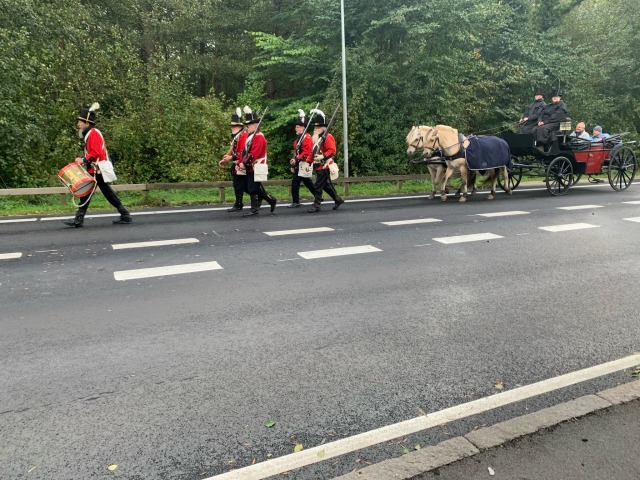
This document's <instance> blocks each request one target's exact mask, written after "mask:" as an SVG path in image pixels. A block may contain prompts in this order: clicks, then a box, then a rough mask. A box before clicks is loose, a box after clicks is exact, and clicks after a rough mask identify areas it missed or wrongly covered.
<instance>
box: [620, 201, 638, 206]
mask: <svg viewBox="0 0 640 480" xmlns="http://www.w3.org/2000/svg"><path fill="white" fill-rule="evenodd" d="M622 203H628V204H629V205H640V200H633V201H631V202H622Z"/></svg>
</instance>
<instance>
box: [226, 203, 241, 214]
mask: <svg viewBox="0 0 640 480" xmlns="http://www.w3.org/2000/svg"><path fill="white" fill-rule="evenodd" d="M243 207H244V205H243V204H241V203H240V204H238V203H234V204H233V207H231V208H229V209H227V212H239V211H240V210H242V208H243Z"/></svg>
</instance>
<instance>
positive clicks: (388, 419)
mask: <svg viewBox="0 0 640 480" xmlns="http://www.w3.org/2000/svg"><path fill="white" fill-rule="evenodd" d="M579 185H580V184H579ZM634 201H635V202H640V188H639V187H638V186H637V185H632V186H631V188H629V190H627V191H625V192H622V193H616V192H614V191H613V190H611V189H610V187H609V186H608V185H605V186H595V187H590V188H577V187H574V188H572V189H571V191H570V192H569V193H568V194H567V195H566V196H564V197H552V196H550V195H549V194H548V193H547V192H546V191H545V190H543V189H541V188H538V189H532V190H527V189H526V188H523V187H520V188H519V189H518V190H517V191H516V192H515V194H514V195H513V197H507V196H506V195H504V194H501V195H498V196H497V198H496V199H495V200H494V201H487V200H486V193H480V194H479V195H477V196H476V197H473V198H472V199H471V200H470V201H469V202H467V203H466V204H459V203H457V202H455V201H450V202H447V203H445V204H442V203H440V201H439V200H433V201H429V200H426V199H425V198H393V199H383V200H380V201H375V202H371V201H349V202H347V203H346V204H345V205H343V207H341V209H340V210H338V211H331V209H330V208H329V209H326V211H324V210H323V212H321V213H319V214H314V215H310V214H307V213H305V210H306V208H302V209H286V208H284V207H278V208H277V209H276V215H269V214H268V210H265V209H263V211H262V212H261V214H260V215H259V216H258V217H252V218H242V217H241V216H240V215H238V214H230V213H226V212H225V211H224V209H218V210H216V209H204V210H203V211H190V210H193V209H172V210H167V211H164V212H160V213H154V214H150V212H135V216H134V223H133V224H131V225H111V220H112V219H113V218H115V217H114V216H107V217H97V218H89V219H87V220H86V221H85V227H84V228H83V229H72V228H68V227H64V226H63V225H62V224H61V223H60V221H59V220H55V221H47V220H46V219H39V218H36V217H32V218H31V219H28V220H35V221H27V222H15V223H0V258H2V255H3V254H4V255H5V256H6V255H7V254H11V253H14V254H16V256H17V254H21V255H20V256H19V257H17V258H13V259H12V258H5V259H1V260H0V305H1V307H0V316H1V320H0V329H1V332H2V333H1V335H0V436H1V438H2V439H3V440H2V443H0V472H2V474H1V476H2V478H6V479H18V478H33V479H51V478H56V479H93V478H104V477H114V478H127V479H148V478H161V479H180V480H182V479H184V480H187V479H202V478H208V477H211V476H214V475H217V474H221V473H224V472H227V471H229V470H232V469H238V468H242V467H246V466H248V465H251V464H253V463H259V462H263V461H265V460H268V459H270V458H277V457H281V456H283V455H287V454H290V453H292V452H293V450H294V448H295V446H296V444H301V445H302V446H303V448H309V447H313V446H317V445H320V444H323V443H329V442H332V441H335V440H338V439H342V438H346V437H350V436H352V435H355V434H358V433H362V432H367V431H369V430H372V429H375V428H379V427H382V426H385V425H389V424H393V423H396V422H401V421H403V420H406V419H410V418H413V417H416V416H418V415H421V414H422V413H424V412H426V413H430V412H437V411H439V410H442V409H444V408H447V407H451V406H454V405H459V404H462V403H465V402H469V401H470V400H474V399H477V398H481V397H485V396H487V395H492V394H498V392H499V391H500V390H499V389H500V386H502V388H503V390H508V389H510V388H513V387H516V386H519V385H528V384H531V383H534V382H537V381H541V380H545V379H548V378H551V377H555V376H558V375H562V374H566V373H569V372H572V371H575V370H578V369H582V368H586V367H590V366H593V365H597V364H600V363H604V362H607V361H611V360H615V359H618V358H621V357H624V356H627V355H629V354H630V353H633V352H637V351H638V350H640V349H639V348H638V345H639V340H640V333H639V330H638V328H637V325H638V322H637V315H638V314H637V312H638V302H639V300H638V292H639V287H638V284H639V281H640V268H639V265H640V254H639V253H638V252H639V250H640V249H638V246H637V238H638V235H639V233H640V223H638V222H637V221H630V220H627V219H629V218H632V219H633V218H638V217H640V203H639V204H633V203H625V202H634ZM282 203H287V202H286V200H283V201H282ZM564 207H581V208H579V209H563V208H564ZM504 212H512V213H510V214H508V215H505V216H486V214H499V213H504ZM513 212H520V213H513ZM90 213H94V212H91V211H90ZM104 213H108V212H104ZM418 219H422V220H424V219H434V221H431V222H425V223H414V224H405V225H386V224H383V223H381V222H393V221H402V220H418ZM575 224H585V225H582V227H581V228H579V229H575V230H568V231H557V232H553V231H549V230H544V229H542V227H554V226H561V225H575ZM318 227H324V228H326V229H327V230H326V231H319V232H312V233H298V234H282V235H275V236H274V235H268V234H267V233H265V232H277V231H287V230H293V229H308V228H318ZM587 227H590V228H587ZM576 228H577V227H576ZM472 234H490V235H491V236H489V237H486V238H484V237H482V238H484V239H482V240H479V241H467V242H464V243H443V242H446V241H447V240H442V239H449V240H451V239H452V237H455V236H461V235H472ZM175 239H183V240H184V239H189V240H185V241H188V242H190V243H184V244H179V245H164V246H139V247H137V248H132V247H131V246H130V245H127V244H131V243H134V242H150V241H163V240H175ZM437 239H440V240H437ZM467 239H469V237H467ZM114 246H116V247H115V248H114ZM346 247H366V251H367V252H368V253H360V254H352V255H341V256H333V257H324V258H314V259H307V258H304V257H305V256H308V255H305V253H304V252H316V251H320V250H326V249H333V250H337V249H341V248H346ZM213 262H217V263H215V264H214V263H213ZM193 264H198V265H199V268H205V267H207V268H216V269H213V270H207V271H200V272H193V273H183V274H168V273H167V274H163V275H162V276H154V277H149V278H133V279H123V278H127V275H132V272H133V275H134V276H135V275H136V273H140V272H141V271H142V269H152V268H163V267H167V266H178V265H193ZM151 273H152V272H149V274H151ZM118 278H120V279H118ZM630 380H631V377H630V376H629V374H628V372H619V373H617V374H612V375H607V376H604V377H602V378H598V379H596V380H593V381H589V382H584V383H581V384H578V385H576V386H573V387H569V388H564V389H561V390H557V391H554V392H552V393H549V394H545V395H541V396H538V397H535V398H532V399H530V400H527V401H523V402H519V403H517V404H514V405H511V406H508V407H504V408H500V409H498V410H493V411H490V412H487V413H485V414H482V415H476V416H474V417H471V418H468V419H463V420H460V421H456V422H452V423H450V424H447V425H445V426H442V427H438V428H434V429H430V430H428V431H425V432H421V433H419V434H414V435H409V436H405V437H401V438H398V439H397V440H395V441H392V442H384V443H382V444H380V445H377V446H374V447H370V448H366V449H364V450H358V451H356V452H354V453H352V454H348V455H344V456H342V457H339V458H335V459H331V460H327V461H323V462H319V463H317V464H315V465H311V466H309V467H305V468H302V469H299V470H296V471H293V472H289V474H288V475H287V476H286V477H282V478H296V479H320V478H332V477H334V476H337V475H340V474H343V473H346V472H349V471H351V470H352V469H354V468H357V467H361V466H363V464H367V463H375V462H377V461H380V460H382V459H385V458H388V457H390V456H394V455H400V454H401V453H402V450H403V449H405V448H414V447H415V446H416V445H430V444H435V443H438V442H440V441H442V440H444V439H447V438H449V437H450V436H452V435H458V434H461V433H466V432H467V431H469V429H471V428H473V427H474V426H479V425H484V424H488V423H495V422H497V421H501V420H504V419H508V418H511V417H513V416H515V415H519V414H521V413H523V412H527V411H534V410H537V409H539V408H543V407H547V406H549V405H553V404H556V403H558V402H561V401H565V400H567V399H570V398H573V397H575V396H579V395H584V394H588V393H592V392H593V391H595V390H601V389H603V388H607V387H610V386H615V385H617V384H619V383H624V382H627V381H630ZM496 386H497V387H496ZM266 420H272V421H273V422H275V425H274V426H272V427H270V428H267V427H266V426H265V421H266ZM298 448H300V447H298ZM110 465H117V468H116V469H115V470H114V471H112V472H110V471H108V470H107V467H109V466H110Z"/></svg>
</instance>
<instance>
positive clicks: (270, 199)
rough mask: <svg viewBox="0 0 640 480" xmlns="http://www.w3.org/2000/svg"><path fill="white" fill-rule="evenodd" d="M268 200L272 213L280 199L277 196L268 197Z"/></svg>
mask: <svg viewBox="0 0 640 480" xmlns="http://www.w3.org/2000/svg"><path fill="white" fill-rule="evenodd" d="M267 201H268V202H269V205H271V213H273V212H274V211H275V209H276V203H278V200H277V199H276V197H268V198H267Z"/></svg>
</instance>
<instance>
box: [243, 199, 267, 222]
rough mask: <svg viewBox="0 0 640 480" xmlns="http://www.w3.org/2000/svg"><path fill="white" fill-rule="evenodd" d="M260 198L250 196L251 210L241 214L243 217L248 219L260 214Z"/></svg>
mask: <svg viewBox="0 0 640 480" xmlns="http://www.w3.org/2000/svg"><path fill="white" fill-rule="evenodd" d="M261 203H262V202H261V201H260V197H259V196H258V195H251V210H249V211H248V212H247V213H243V214H242V216H243V217H250V216H252V215H258V214H259V213H260V204H261Z"/></svg>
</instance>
